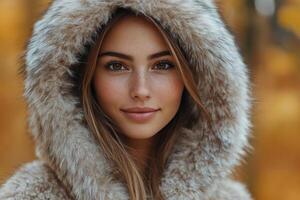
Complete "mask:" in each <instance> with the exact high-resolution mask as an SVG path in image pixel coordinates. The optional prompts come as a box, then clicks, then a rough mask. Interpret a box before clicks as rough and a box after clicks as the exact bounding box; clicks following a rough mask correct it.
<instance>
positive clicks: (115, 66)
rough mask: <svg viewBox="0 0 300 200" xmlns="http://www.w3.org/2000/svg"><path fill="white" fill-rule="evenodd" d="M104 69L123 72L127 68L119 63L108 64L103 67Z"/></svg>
mask: <svg viewBox="0 0 300 200" xmlns="http://www.w3.org/2000/svg"><path fill="white" fill-rule="evenodd" d="M105 68H106V69H107V70H110V71H124V70H127V68H126V67H125V66H124V65H123V64H122V63H120V62H109V63H107V64H106V65H105Z"/></svg>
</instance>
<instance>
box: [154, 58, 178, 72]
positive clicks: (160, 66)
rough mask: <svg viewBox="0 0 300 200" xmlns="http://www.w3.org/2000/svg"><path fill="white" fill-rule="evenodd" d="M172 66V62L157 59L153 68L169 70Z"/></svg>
mask: <svg viewBox="0 0 300 200" xmlns="http://www.w3.org/2000/svg"><path fill="white" fill-rule="evenodd" d="M173 67H174V64H173V63H172V62H170V61H166V60H164V61H159V62H158V63H157V64H156V65H155V67H154V69H156V70H169V69H171V68H173Z"/></svg>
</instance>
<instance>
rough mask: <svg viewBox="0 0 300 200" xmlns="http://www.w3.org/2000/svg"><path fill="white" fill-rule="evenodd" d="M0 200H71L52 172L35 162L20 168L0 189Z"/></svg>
mask: <svg viewBox="0 0 300 200" xmlns="http://www.w3.org/2000/svg"><path fill="white" fill-rule="evenodd" d="M0 199H1V200H19V199H22V200H42V199H49V200H55V199H60V200H71V198H70V197H68V195H67V192H66V191H65V190H64V188H63V186H62V185H61V183H60V182H59V181H58V179H57V178H56V176H55V174H54V173H53V171H52V170H51V169H50V167H48V166H47V165H46V164H45V163H44V162H42V161H39V160H35V161H33V162H30V163H27V164H24V165H23V166H21V167H20V168H19V169H18V170H17V171H16V172H15V174H14V175H13V176H11V177H10V178H9V179H8V180H7V181H6V182H5V183H4V184H3V185H2V186H1V187H0Z"/></svg>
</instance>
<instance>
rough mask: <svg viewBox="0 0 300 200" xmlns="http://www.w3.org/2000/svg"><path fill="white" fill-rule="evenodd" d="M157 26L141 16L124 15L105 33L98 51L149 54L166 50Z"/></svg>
mask: <svg viewBox="0 0 300 200" xmlns="http://www.w3.org/2000/svg"><path fill="white" fill-rule="evenodd" d="M168 49H169V48H168V46H167V43H166V41H165V39H164V38H163V36H162V34H161V33H160V31H159V30H158V28H157V27H156V26H155V25H154V24H153V23H152V22H151V21H149V20H147V19H146V18H145V17H143V16H131V15H130V16H124V17H122V18H121V19H119V20H118V21H117V22H115V23H114V24H113V25H112V26H111V28H110V30H109V31H108V32H107V33H106V35H105V37H104V39H103V42H102V45H101V49H100V51H104V50H115V51H116V50H118V51H121V52H124V53H125V52H126V53H133V54H134V53H147V54H151V53H153V52H156V51H159V50H168Z"/></svg>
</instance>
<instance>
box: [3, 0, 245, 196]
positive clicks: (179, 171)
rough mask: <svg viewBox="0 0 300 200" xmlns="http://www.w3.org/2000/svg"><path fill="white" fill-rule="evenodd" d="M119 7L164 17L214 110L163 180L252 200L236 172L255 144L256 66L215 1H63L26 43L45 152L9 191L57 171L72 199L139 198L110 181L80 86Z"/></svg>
mask: <svg viewBox="0 0 300 200" xmlns="http://www.w3.org/2000/svg"><path fill="white" fill-rule="evenodd" d="M118 7H128V8H131V9H132V10H134V11H138V12H141V13H143V14H145V15H148V16H152V17H154V18H155V19H156V20H158V21H159V22H160V23H161V24H162V26H163V27H164V28H165V29H167V30H169V32H170V33H171V34H172V36H173V37H176V38H177V39H178V41H179V43H180V45H181V47H182V49H183V50H184V51H185V54H186V55H187V57H188V61H189V64H190V66H191V67H192V68H194V70H195V71H196V72H197V73H198V74H199V77H201V78H199V82H198V89H199V91H201V92H200V93H201V98H202V101H203V103H204V106H205V107H206V109H207V110H208V112H209V114H210V115H211V117H212V122H213V124H212V128H211V129H210V128H209V125H208V122H207V121H206V120H205V119H200V118H199V119H198V120H197V121H196V122H195V123H194V124H193V126H192V128H189V129H187V128H183V129H182V130H178V131H181V132H182V133H181V136H180V137H181V138H180V140H178V142H177V143H176V144H175V148H174V151H173V152H172V154H171V156H170V158H169V162H168V164H167V167H166V169H165V171H164V173H163V178H162V183H161V189H162V191H163V193H164V194H165V195H166V197H167V199H168V200H169V199H184V200H191V199H197V200H198V199H201V200H202V199H226V200H229V199H247V200H248V199H251V198H250V195H249V194H248V191H247V189H246V188H245V187H244V185H242V184H240V183H238V182H234V181H231V180H230V178H229V176H230V174H231V172H232V170H233V168H234V167H235V166H236V165H237V164H238V163H239V162H240V160H241V158H242V156H243V155H244V154H245V152H246V150H247V149H249V148H250V146H249V144H248V135H249V133H248V132H249V131H250V122H249V110H250V98H249V96H250V95H249V79H248V71H247V68H246V66H245V64H244V63H243V60H242V58H241V56H240V54H239V52H238V49H237V47H236V45H235V43H234V40H233V37H232V35H231V34H230V33H229V32H228V30H227V29H226V27H225V25H224V23H223V22H222V20H221V19H220V16H219V14H218V12H217V10H216V7H215V5H214V3H213V1H212V0H54V1H53V3H52V4H51V6H50V7H49V9H48V11H47V12H46V13H45V15H44V16H43V17H42V18H41V19H40V20H39V21H38V22H37V23H36V24H35V26H34V30H33V35H32V38H31V40H30V42H29V44H28V48H27V51H26V65H25V91H24V96H25V98H26V100H27V103H28V109H29V127H30V130H31V133H32V135H33V137H34V140H35V142H36V155H37V157H38V159H39V160H40V161H35V162H33V163H31V164H27V165H26V166H24V167H23V168H22V169H21V170H20V171H19V172H17V173H16V174H15V176H14V177H13V178H11V179H10V180H9V181H8V182H7V183H6V184H5V185H4V187H3V188H2V191H1V190H0V197H3V198H4V197H9V194H10V195H11V196H10V197H12V196H13V195H12V194H13V191H12V190H13V188H14V189H15V191H17V189H16V188H17V186H16V184H21V183H20V181H18V180H21V182H22V181H24V179H29V180H31V179H34V178H32V177H38V175H37V174H40V176H43V178H41V177H39V178H40V179H39V180H40V181H41V180H43V181H44V182H47V181H45V177H48V179H49V180H48V183H49V184H50V182H51V181H53V180H56V182H55V184H56V186H53V184H52V186H53V187H55V188H57V187H61V188H64V189H63V191H61V192H62V193H64V194H67V195H68V196H69V197H68V198H75V199H80V200H88V199H89V200H96V199H102V198H103V197H104V195H107V197H108V199H111V200H112V199H114V200H123V199H124V200H125V199H128V198H129V197H128V193H127V189H126V187H125V186H124V185H122V184H121V182H116V181H108V182H104V181H103V180H106V178H107V176H109V174H110V173H111V168H110V167H109V163H108V162H107V161H106V160H105V158H104V156H103V154H102V152H101V150H100V148H99V147H98V145H97V142H96V141H95V139H94V138H93V137H92V134H91V133H90V132H89V130H88V129H87V128H86V126H85V123H84V117H83V116H84V115H83V110H82V107H80V106H79V105H80V104H79V97H77V96H74V95H73V94H72V93H71V92H70V88H71V87H72V82H71V81H70V80H72V76H73V71H72V70H73V68H72V66H74V65H76V64H77V63H78V62H79V57H80V55H83V54H84V53H86V52H85V51H86V48H85V46H86V45H87V44H91V43H93V42H94V41H93V38H94V37H93V36H94V35H95V32H96V30H98V29H99V28H100V27H101V25H103V24H105V23H106V22H107V21H108V20H109V19H110V16H111V15H112V13H113V12H114V11H115V10H116V8H118ZM191 112H195V110H193V111H191ZM53 172H54V173H53ZM22 174H23V177H22ZM24 174H26V175H24ZM29 174H30V175H32V174H33V175H32V177H31V179H30V178H28V177H29V176H28V175H29ZM41 174H43V175H41ZM26 177H27V178H26ZM22 178H23V179H22ZM35 180H37V179H35ZM50 180H51V181H50ZM17 182H19V183H17ZM50 185H51V184H50ZM52 186H51V187H52ZM24 187H25V186H24ZM24 187H23V190H24ZM28 187H29V188H30V187H33V186H32V185H31V186H28ZM49 187H50V186H49ZM18 188H19V190H20V187H18ZM10 189H12V190H10ZM58 190H59V191H60V189H58ZM53 191H56V189H53ZM48 192H49V191H48ZM40 193H42V192H40ZM50 193H51V192H50ZM1 195H2V196H1ZM24 195H25V194H24ZM40 195H41V194H40ZM22 197H25V196H22ZM57 198H58V197H57ZM1 199H2V198H1ZM17 199H18V198H17ZM24 199H25V198H24ZM28 199H30V198H29V197H28ZM36 199H43V198H38V197H36ZM50 199H51V198H50ZM58 199H67V197H62V198H58Z"/></svg>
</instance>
